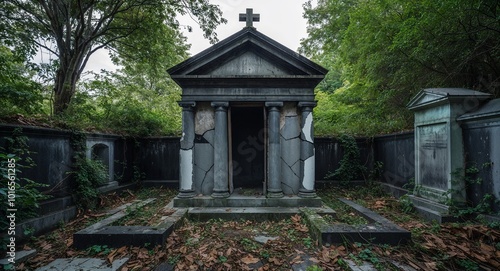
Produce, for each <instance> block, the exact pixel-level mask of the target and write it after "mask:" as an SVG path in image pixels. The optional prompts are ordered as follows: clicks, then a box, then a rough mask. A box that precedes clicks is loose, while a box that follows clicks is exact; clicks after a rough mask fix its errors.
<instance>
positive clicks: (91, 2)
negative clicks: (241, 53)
mask: <svg viewBox="0 0 500 271" xmlns="http://www.w3.org/2000/svg"><path fill="white" fill-rule="evenodd" d="M185 13H190V14H192V15H193V16H194V17H195V18H197V19H198V20H199V24H200V26H201V27H202V29H203V31H204V35H205V37H207V38H209V39H210V40H211V41H212V42H214V41H216V39H217V37H216V34H215V32H214V29H215V27H216V26H217V25H218V24H220V23H224V22H225V19H223V18H222V17H221V14H222V13H221V11H220V10H219V9H218V7H217V6H214V5H211V4H210V3H209V2H208V0H181V1H178V0H100V1H97V0H40V1H33V0H6V1H3V2H2V3H1V4H0V14H1V15H2V18H5V20H2V23H0V24H1V26H0V30H2V32H1V33H0V35H1V36H0V38H2V40H3V41H4V43H6V44H8V45H11V46H21V45H22V46H24V47H23V48H22V49H23V51H25V52H28V53H33V52H35V51H36V48H44V49H45V50H48V51H49V52H51V53H52V54H54V55H56V56H57V57H58V61H57V65H58V68H57V72H56V75H55V81H54V103H53V109H54V113H55V114H60V113H62V112H63V111H65V110H66V109H67V108H68V106H69V104H70V102H71V99H72V97H73V96H74V94H75V91H76V84H77V82H78V80H79V79H80V76H81V74H82V72H83V70H84V68H85V66H86V64H87V62H88V60H89V58H90V56H91V55H92V54H93V53H95V52H96V51H97V50H99V49H102V48H107V49H110V50H116V48H117V47H119V46H124V45H123V43H122V42H123V41H124V40H128V41H130V40H134V37H139V39H140V40H141V41H147V39H145V38H144V37H149V38H151V39H154V38H155V37H154V36H153V35H154V34H155V29H152V28H150V27H148V25H150V23H151V20H152V19H154V20H156V23H157V24H166V25H168V26H170V27H172V28H178V23H177V21H176V19H175V16H176V15H177V14H185ZM136 41H137V40H136Z"/></svg>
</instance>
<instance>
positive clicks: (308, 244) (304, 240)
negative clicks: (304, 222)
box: [302, 237, 314, 248]
mask: <svg viewBox="0 0 500 271" xmlns="http://www.w3.org/2000/svg"><path fill="white" fill-rule="evenodd" d="M302 243H303V244H304V246H305V247H307V248H312V247H313V243H314V242H313V240H312V239H311V237H306V238H302Z"/></svg>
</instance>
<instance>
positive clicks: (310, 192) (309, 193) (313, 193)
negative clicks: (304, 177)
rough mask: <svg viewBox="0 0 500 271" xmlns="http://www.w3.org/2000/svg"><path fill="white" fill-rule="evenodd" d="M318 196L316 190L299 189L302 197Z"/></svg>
mask: <svg viewBox="0 0 500 271" xmlns="http://www.w3.org/2000/svg"><path fill="white" fill-rule="evenodd" d="M317 196H318V195H316V191H314V190H306V189H299V197H301V198H315V197H317Z"/></svg>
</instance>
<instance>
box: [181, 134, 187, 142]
mask: <svg viewBox="0 0 500 271" xmlns="http://www.w3.org/2000/svg"><path fill="white" fill-rule="evenodd" d="M185 135H186V133H184V132H182V136H181V140H180V141H181V142H182V141H184V136H185Z"/></svg>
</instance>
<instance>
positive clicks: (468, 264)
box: [456, 259, 481, 271]
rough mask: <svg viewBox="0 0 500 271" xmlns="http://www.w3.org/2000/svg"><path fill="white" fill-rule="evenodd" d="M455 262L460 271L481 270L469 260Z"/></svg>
mask: <svg viewBox="0 0 500 271" xmlns="http://www.w3.org/2000/svg"><path fill="white" fill-rule="evenodd" d="M456 262H457V265H458V266H459V267H461V269H462V270H470V271H479V270H481V268H480V267H479V265H478V264H477V263H476V262H474V261H472V260H469V259H458V260H457V261H456Z"/></svg>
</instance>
